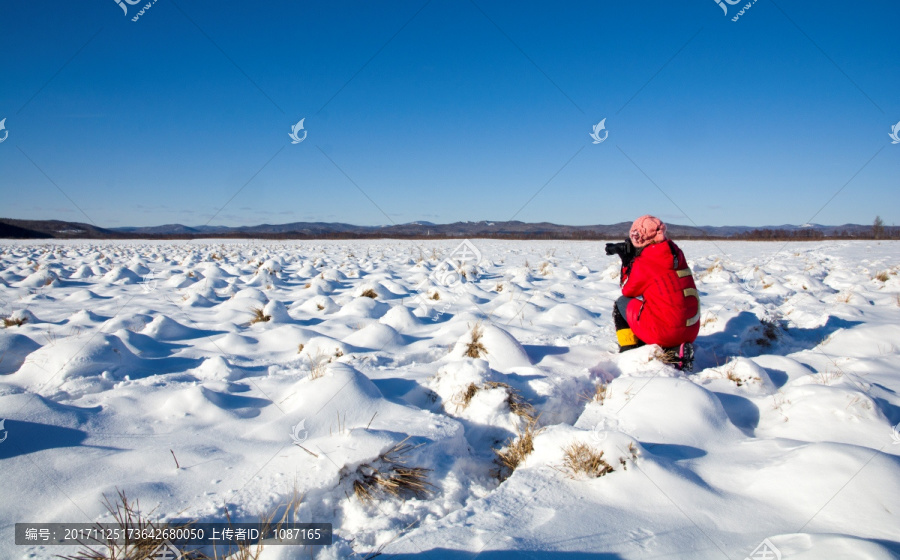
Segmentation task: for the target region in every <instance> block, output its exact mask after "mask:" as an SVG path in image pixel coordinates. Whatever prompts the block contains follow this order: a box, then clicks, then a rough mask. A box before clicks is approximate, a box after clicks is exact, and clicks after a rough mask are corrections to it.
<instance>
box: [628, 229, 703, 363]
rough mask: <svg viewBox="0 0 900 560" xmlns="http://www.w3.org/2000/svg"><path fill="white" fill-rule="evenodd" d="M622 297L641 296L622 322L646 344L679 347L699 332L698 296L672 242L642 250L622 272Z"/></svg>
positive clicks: (690, 340) (681, 256)
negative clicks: (628, 268) (626, 323)
mask: <svg viewBox="0 0 900 560" xmlns="http://www.w3.org/2000/svg"><path fill="white" fill-rule="evenodd" d="M622 295H624V296H628V297H638V296H643V298H644V300H643V301H641V300H637V299H636V300H634V301H631V302H630V303H629V304H628V314H627V316H626V317H625V319H626V320H627V321H628V324H629V325H630V326H631V330H632V331H634V334H635V335H636V336H637V337H638V338H640V339H641V340H643V341H644V342H646V343H647V344H659V345H660V346H663V347H667V346H678V345H679V344H681V343H682V342H694V340H695V339H696V338H697V333H699V332H700V295H699V294H698V293H697V287H696V285H695V284H694V277H693V276H692V275H691V269H690V268H689V267H688V265H687V261H686V260H685V258H684V253H682V252H681V249H679V248H678V246H677V245H675V244H674V243H672V242H671V241H663V242H661V243H654V244H653V245H649V246H647V247H644V250H643V251H641V254H640V255H638V256H637V257H635V259H634V262H633V263H632V265H631V267H630V270H623V271H622Z"/></svg>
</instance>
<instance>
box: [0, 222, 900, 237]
mask: <svg viewBox="0 0 900 560" xmlns="http://www.w3.org/2000/svg"><path fill="white" fill-rule="evenodd" d="M630 226H631V222H620V223H617V224H609V225H592V226H567V225H560V224H552V223H549V222H538V223H527V222H518V221H512V222H509V221H506V222H489V221H481V222H455V223H452V224H433V223H430V222H412V223H408V224H394V225H389V226H357V225H353V224H343V223H333V222H293V223H289V224H274V225H273V224H261V225H257V226H239V227H228V226H185V225H182V224H167V225H162V226H152V227H119V228H101V227H98V226H94V225H90V224H84V223H78V222H64V221H59V220H13V219H6V218H0V238H13V239H198V238H270V239H365V238H427V237H438V238H448V237H449V238H467V237H468V238H476V237H488V238H508V239H613V240H615V239H624V238H625V236H626V235H627V234H628V230H629V228H630ZM668 229H669V233H670V235H671V236H672V237H673V238H676V239H697V238H718V239H727V238H781V237H790V238H821V237H839V236H844V237H871V236H872V234H873V230H872V226H871V225H860V224H844V225H840V226H825V225H820V224H803V225H799V226H797V225H791V224H785V225H780V226H764V227H751V226H700V227H694V226H685V225H678V224H669V225H668ZM898 235H900V228H898V227H885V237H898Z"/></svg>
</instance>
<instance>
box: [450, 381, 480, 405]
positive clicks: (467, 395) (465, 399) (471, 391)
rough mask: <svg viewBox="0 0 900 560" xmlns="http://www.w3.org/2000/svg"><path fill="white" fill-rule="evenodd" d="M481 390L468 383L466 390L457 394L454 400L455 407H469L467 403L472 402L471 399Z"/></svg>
mask: <svg viewBox="0 0 900 560" xmlns="http://www.w3.org/2000/svg"><path fill="white" fill-rule="evenodd" d="M480 389H481V387H479V386H478V385H476V384H474V383H469V386H468V387H466V390H465V391H463V392H462V393H460V394H459V396H458V397H457V398H456V405H457V406H458V407H459V408H466V407H467V406H469V403H470V402H472V398H473V397H475V395H476V394H477V393H478V391H479V390H480Z"/></svg>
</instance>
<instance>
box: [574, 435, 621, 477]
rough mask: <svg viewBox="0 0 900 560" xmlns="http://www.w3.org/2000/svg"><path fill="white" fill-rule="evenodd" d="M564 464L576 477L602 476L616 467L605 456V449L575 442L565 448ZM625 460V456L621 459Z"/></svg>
mask: <svg viewBox="0 0 900 560" xmlns="http://www.w3.org/2000/svg"><path fill="white" fill-rule="evenodd" d="M563 453H564V455H563V466H564V467H565V468H566V470H568V471H569V476H570V477H571V478H575V477H577V476H578V475H584V476H587V477H588V478H600V477H601V476H606V475H607V474H609V473H611V472H613V471H614V470H615V469H613V468H612V465H610V464H609V463H607V462H606V459H604V458H603V451H597V450H596V449H594V448H593V447H591V446H590V445H589V444H587V443H583V442H573V443H570V444H569V445H568V447H566V448H565V449H563ZM621 461H624V457H623V458H622V459H621V460H620V462H621Z"/></svg>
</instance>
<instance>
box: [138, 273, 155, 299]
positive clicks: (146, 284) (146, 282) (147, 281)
mask: <svg viewBox="0 0 900 560" xmlns="http://www.w3.org/2000/svg"><path fill="white" fill-rule="evenodd" d="M139 283H140V285H141V289H143V290H144V293H145V294H149V293H150V292H154V291H156V288H157V287H158V286H159V279H158V278H156V276H155V273H154V272H153V271H152V270H151V271H150V272H148V273H147V274H145V275H144V276H143V277H141V281H140V282H139Z"/></svg>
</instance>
